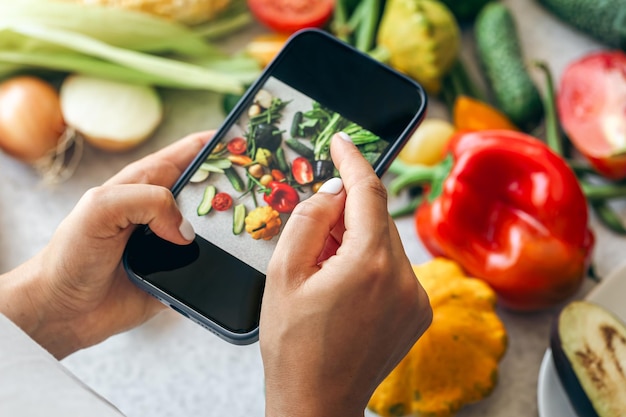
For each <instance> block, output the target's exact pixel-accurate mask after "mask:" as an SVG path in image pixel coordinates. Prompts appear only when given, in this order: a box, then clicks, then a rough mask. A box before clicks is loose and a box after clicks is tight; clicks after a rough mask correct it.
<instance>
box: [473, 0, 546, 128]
mask: <svg viewBox="0 0 626 417" xmlns="http://www.w3.org/2000/svg"><path fill="white" fill-rule="evenodd" d="M474 37H475V40H476V51H477V54H478V58H479V61H480V62H481V64H482V67H483V69H484V72H485V77H486V79H487V82H488V84H489V85H490V87H491V90H492V92H493V95H494V99H495V104H496V106H497V107H498V108H500V110H502V111H503V112H504V113H505V114H506V115H507V116H508V117H509V118H510V119H511V121H512V122H513V123H515V124H516V125H517V126H518V127H520V128H521V129H522V130H524V131H527V132H528V131H531V130H532V129H534V128H535V127H537V125H538V124H539V123H540V122H541V120H542V118H543V103H542V100H541V96H540V94H539V90H538V89H537V87H536V86H535V84H534V83H533V81H532V79H531V78H530V75H529V74H528V71H527V68H526V64H525V62H524V56H523V53H522V49H521V46H520V42H519V38H518V33H517V26H516V23H515V19H514V18H513V15H512V14H511V11H510V10H509V9H508V7H507V6H506V5H504V4H502V3H498V2H492V3H488V4H487V5H486V6H485V7H483V8H482V10H481V11H480V13H479V14H478V16H477V17H476V22H475V26H474Z"/></svg>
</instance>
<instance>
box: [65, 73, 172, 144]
mask: <svg viewBox="0 0 626 417" xmlns="http://www.w3.org/2000/svg"><path fill="white" fill-rule="evenodd" d="M60 98H61V110H62V112H63V117H64V119H65V123H66V124H67V125H68V126H71V127H73V128H74V129H76V131H78V132H79V133H80V134H81V135H82V136H83V137H84V138H85V140H86V141H87V142H88V143H90V144H91V145H93V146H94V147H97V148H99V149H103V150H106V151H113V152H121V151H126V150H129V149H132V148H134V147H136V146H138V145H139V144H141V143H143V142H144V141H145V140H147V139H148V138H150V136H151V135H152V134H153V133H154V131H155V130H156V128H157V127H158V126H159V124H160V123H161V120H162V118H163V106H162V103H161V98H160V97H159V94H158V93H157V91H156V89H155V88H154V87H151V86H147V85H135V84H128V83H123V82H118V81H112V80H107V79H103V78H96V77H92V76H86V75H71V76H69V77H67V78H66V79H65V81H64V82H63V84H62V85H61V90H60Z"/></svg>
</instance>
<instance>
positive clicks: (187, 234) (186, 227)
mask: <svg viewBox="0 0 626 417" xmlns="http://www.w3.org/2000/svg"><path fill="white" fill-rule="evenodd" d="M178 230H180V234H181V235H182V236H183V237H184V238H185V239H186V240H194V238H195V237H196V232H195V231H194V230H193V226H192V225H191V223H189V220H187V219H186V218H184V217H183V221H182V222H181V223H180V226H179V228H178Z"/></svg>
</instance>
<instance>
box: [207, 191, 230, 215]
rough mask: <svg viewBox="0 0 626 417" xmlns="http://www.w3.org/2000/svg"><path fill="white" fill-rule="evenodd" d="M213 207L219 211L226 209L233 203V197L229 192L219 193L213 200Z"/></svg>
mask: <svg viewBox="0 0 626 417" xmlns="http://www.w3.org/2000/svg"><path fill="white" fill-rule="evenodd" d="M211 205H212V206H213V208H214V209H215V210H217V211H226V210H228V209H229V208H231V207H232V205H233V198H232V197H231V196H230V195H229V194H228V193H217V194H215V197H213V201H212V202H211Z"/></svg>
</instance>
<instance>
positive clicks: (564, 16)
mask: <svg viewBox="0 0 626 417" xmlns="http://www.w3.org/2000/svg"><path fill="white" fill-rule="evenodd" d="M539 3H541V4H542V5H544V6H545V7H546V9H548V10H549V11H550V12H552V13H553V14H554V15H555V16H556V17H558V18H559V19H561V20H562V21H564V22H565V23H567V24H569V25H571V26H573V27H575V28H576V29H578V30H580V31H582V32H583V33H586V34H587V35H589V36H591V37H592V38H594V39H596V40H597V41H600V42H602V43H603V44H605V45H607V46H610V47H613V48H619V49H621V50H623V51H626V2H625V1H624V0H539Z"/></svg>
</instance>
